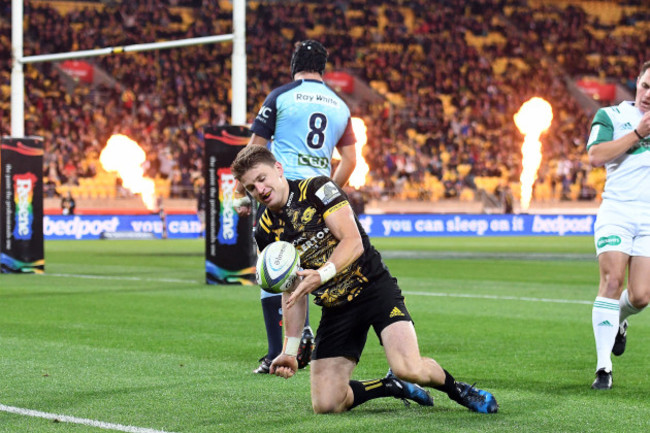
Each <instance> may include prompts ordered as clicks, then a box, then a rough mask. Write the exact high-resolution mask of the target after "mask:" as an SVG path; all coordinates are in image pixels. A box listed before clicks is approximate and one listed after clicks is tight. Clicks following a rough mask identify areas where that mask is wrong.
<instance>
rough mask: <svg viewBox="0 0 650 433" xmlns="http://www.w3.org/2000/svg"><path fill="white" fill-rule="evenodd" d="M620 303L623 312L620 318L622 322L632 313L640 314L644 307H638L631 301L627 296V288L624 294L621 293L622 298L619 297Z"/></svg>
mask: <svg viewBox="0 0 650 433" xmlns="http://www.w3.org/2000/svg"><path fill="white" fill-rule="evenodd" d="M618 305H619V306H620V308H621V314H620V316H619V319H618V320H619V321H620V322H621V323H623V321H624V320H625V319H627V318H628V317H629V316H631V315H632V314H638V313H640V312H641V310H643V308H641V309H639V308H636V307H634V306H633V305H632V304H631V303H630V298H629V297H628V296H627V289H625V290H624V291H623V294H621V299H619V301H618Z"/></svg>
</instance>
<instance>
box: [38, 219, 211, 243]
mask: <svg viewBox="0 0 650 433" xmlns="http://www.w3.org/2000/svg"><path fill="white" fill-rule="evenodd" d="M166 224H167V237H168V238H170V239H183V238H185V239H187V238H197V237H199V236H200V234H201V222H200V221H199V218H198V217H197V216H196V215H193V214H190V215H183V214H179V215H175V214H172V215H167V218H166ZM103 233H136V234H137V233H153V235H154V236H155V237H156V238H162V233H163V223H162V221H161V219H160V217H159V216H158V214H152V215H45V217H44V219H43V234H44V235H45V239H46V240H79V239H101V238H102V234H103Z"/></svg>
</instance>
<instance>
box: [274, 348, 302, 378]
mask: <svg viewBox="0 0 650 433" xmlns="http://www.w3.org/2000/svg"><path fill="white" fill-rule="evenodd" d="M296 371H298V360H297V359H296V357H295V356H291V355H285V354H284V353H281V354H279V355H278V356H277V357H276V358H275V359H274V360H273V362H272V363H271V367H270V369H269V373H271V374H275V375H276V376H280V377H284V378H285V379H289V378H290V377H291V376H293V375H294V374H296Z"/></svg>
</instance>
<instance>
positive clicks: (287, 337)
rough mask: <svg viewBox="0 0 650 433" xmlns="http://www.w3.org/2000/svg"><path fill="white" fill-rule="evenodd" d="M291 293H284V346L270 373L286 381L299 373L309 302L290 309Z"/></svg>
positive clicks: (299, 303)
mask: <svg viewBox="0 0 650 433" xmlns="http://www.w3.org/2000/svg"><path fill="white" fill-rule="evenodd" d="M289 296H290V292H283V293H282V327H283V328H284V346H283V348H282V353H281V354H280V355H278V356H277V357H276V358H275V359H274V360H273V362H272V363H271V367H270V370H269V372H270V373H271V374H275V375H276V376H280V377H284V378H285V379H288V378H290V377H291V376H293V375H294V374H295V373H296V371H298V361H297V359H296V356H297V355H298V346H299V345H300V336H301V335H302V328H303V325H304V323H305V316H306V314H307V302H298V303H297V304H296V305H295V306H294V308H289V306H288V305H287V302H288V300H289Z"/></svg>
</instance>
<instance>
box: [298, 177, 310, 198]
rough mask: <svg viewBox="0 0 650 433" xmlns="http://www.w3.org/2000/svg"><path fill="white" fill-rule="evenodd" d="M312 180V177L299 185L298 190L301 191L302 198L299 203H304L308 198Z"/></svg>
mask: <svg viewBox="0 0 650 433" xmlns="http://www.w3.org/2000/svg"><path fill="white" fill-rule="evenodd" d="M312 179H313V178H312V177H310V178H309V179H305V180H302V181H300V183H298V188H299V189H300V198H299V199H298V201H303V200H305V199H306V198H307V186H308V185H309V182H311V180H312Z"/></svg>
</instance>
